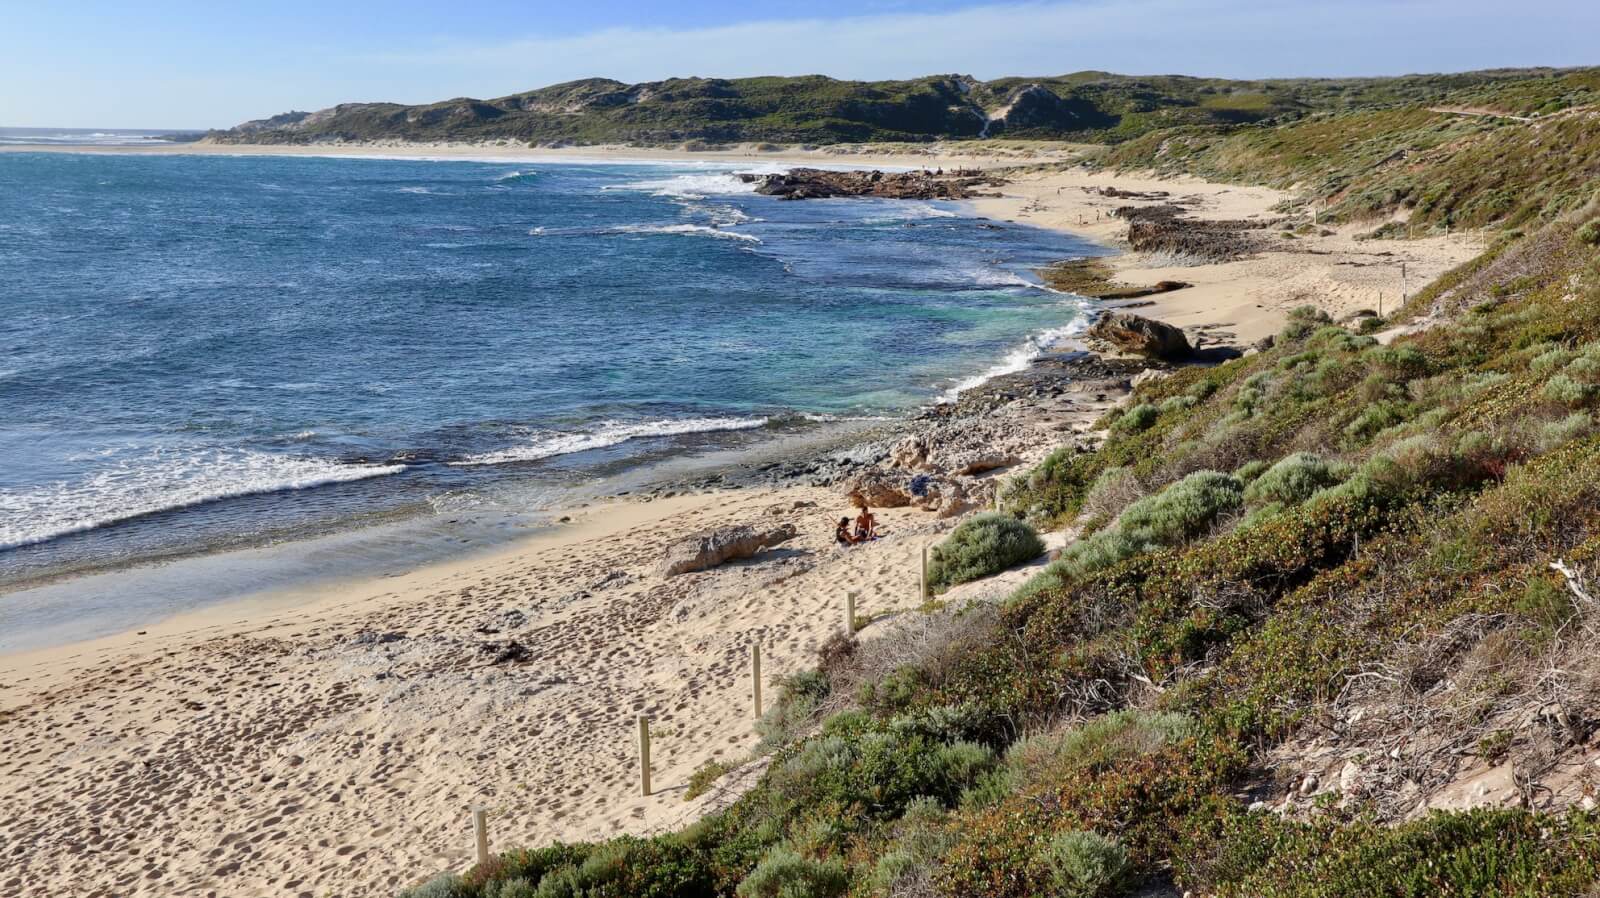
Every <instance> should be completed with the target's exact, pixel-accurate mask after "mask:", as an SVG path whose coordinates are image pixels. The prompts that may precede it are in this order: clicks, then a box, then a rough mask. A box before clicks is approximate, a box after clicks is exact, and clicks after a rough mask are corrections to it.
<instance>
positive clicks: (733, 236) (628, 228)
mask: <svg viewBox="0 0 1600 898" xmlns="http://www.w3.org/2000/svg"><path fill="white" fill-rule="evenodd" d="M609 230H610V232H611V233H614V234H679V235H683V236H686V237H715V238H717V239H720V240H743V241H744V242H746V243H760V242H761V238H760V237H757V236H755V235H754V234H741V233H740V232H738V231H730V230H727V229H726V228H718V227H712V226H710V225H697V224H672V225H621V226H619V227H615V228H610V229H609Z"/></svg>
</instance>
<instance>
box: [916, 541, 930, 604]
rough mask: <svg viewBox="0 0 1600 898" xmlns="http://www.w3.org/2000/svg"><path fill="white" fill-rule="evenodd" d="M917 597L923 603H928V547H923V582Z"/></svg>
mask: <svg viewBox="0 0 1600 898" xmlns="http://www.w3.org/2000/svg"><path fill="white" fill-rule="evenodd" d="M917 595H918V597H920V598H921V599H922V601H924V602H926V601H928V547H927V546H923V547H922V581H921V585H920V586H918V587H917Z"/></svg>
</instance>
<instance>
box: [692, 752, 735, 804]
mask: <svg viewBox="0 0 1600 898" xmlns="http://www.w3.org/2000/svg"><path fill="white" fill-rule="evenodd" d="M736 769H738V768H737V765H734V764H729V763H727V762H725V761H707V762H705V763H704V764H701V765H700V766H699V767H697V768H696V769H695V771H694V773H692V774H690V775H689V785H688V787H687V788H685V789H684V790H683V800H684V801H693V800H695V799H696V798H699V797H700V796H702V795H704V794H706V793H707V792H710V791H711V787H712V785H714V784H715V783H716V781H717V780H719V779H722V778H723V777H724V776H727V775H728V774H729V773H732V772H733V771H734V770H736Z"/></svg>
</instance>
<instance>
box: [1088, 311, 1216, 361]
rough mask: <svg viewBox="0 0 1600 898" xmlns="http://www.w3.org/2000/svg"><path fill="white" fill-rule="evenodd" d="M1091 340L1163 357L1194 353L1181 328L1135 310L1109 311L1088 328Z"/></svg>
mask: <svg viewBox="0 0 1600 898" xmlns="http://www.w3.org/2000/svg"><path fill="white" fill-rule="evenodd" d="M1088 337H1089V339H1091V340H1103V341H1105V342H1106V343H1109V344H1111V345H1112V346H1113V347H1115V348H1116V349H1117V350H1118V351H1119V352H1125V353H1130V354H1133V355H1142V356H1144V357H1146V358H1152V359H1161V360H1163V361H1169V362H1173V361H1180V360H1182V359H1186V358H1188V357H1189V356H1191V355H1193V354H1194V348H1193V347H1192V346H1190V345H1189V338H1188V337H1186V336H1184V333H1183V331H1182V330H1180V329H1178V328H1176V327H1173V326H1172V325H1170V324H1167V323H1166V322H1164V321H1156V320H1155V319H1153V318H1145V317H1143V316H1140V315H1135V314H1133V313H1132V312H1108V313H1106V314H1104V315H1102V316H1100V318H1099V320H1097V321H1096V322H1095V323H1094V326H1093V327H1091V328H1089V333H1088Z"/></svg>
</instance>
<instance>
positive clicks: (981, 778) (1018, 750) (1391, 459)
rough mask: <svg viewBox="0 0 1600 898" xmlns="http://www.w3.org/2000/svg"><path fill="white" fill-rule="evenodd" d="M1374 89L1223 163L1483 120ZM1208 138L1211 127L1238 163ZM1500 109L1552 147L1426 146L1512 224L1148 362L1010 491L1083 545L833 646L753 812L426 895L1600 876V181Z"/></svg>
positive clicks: (1511, 881) (1253, 161) (846, 891)
mask: <svg viewBox="0 0 1600 898" xmlns="http://www.w3.org/2000/svg"><path fill="white" fill-rule="evenodd" d="M1493 99H1494V97H1488V98H1486V101H1489V100H1493ZM1536 99H1537V98H1532V99H1530V100H1528V102H1533V101H1536ZM1351 114H1352V115H1357V116H1360V115H1366V114H1367V113H1364V112H1356V113H1351ZM1563 115H1564V116H1565V117H1564V118H1561V119H1559V120H1557V119H1552V120H1551V122H1550V124H1559V125H1560V127H1561V128H1566V127H1573V126H1568V125H1565V124H1560V123H1562V122H1566V121H1568V120H1571V121H1592V120H1591V119H1587V118H1584V117H1582V114H1581V113H1574V112H1570V111H1569V112H1567V113H1564V114H1563ZM1386 121H1387V122H1388V124H1386V125H1384V126H1383V128H1382V129H1379V130H1374V131H1373V132H1372V133H1371V134H1369V135H1367V136H1365V137H1363V136H1362V134H1361V132H1359V131H1352V132H1350V133H1351V135H1352V139H1351V140H1349V141H1345V142H1340V141H1337V140H1334V139H1332V138H1326V143H1323V144H1320V145H1321V146H1325V147H1326V148H1327V150H1326V152H1324V154H1323V156H1322V159H1323V162H1322V163H1321V164H1320V165H1319V164H1317V163H1315V162H1312V161H1307V158H1306V156H1305V155H1304V151H1305V148H1306V147H1308V146H1311V145H1313V144H1311V143H1309V141H1310V140H1311V138H1312V136H1313V135H1316V134H1319V133H1320V132H1319V131H1318V130H1317V129H1320V128H1321V127H1323V126H1322V125H1321V124H1317V123H1310V124H1307V125H1297V124H1289V125H1283V126H1280V127H1278V128H1275V129H1272V130H1270V131H1269V130H1266V129H1261V130H1260V131H1259V132H1251V133H1250V134H1249V138H1248V140H1247V141H1245V143H1244V144H1243V147H1244V148H1245V149H1248V150H1249V152H1250V153H1251V154H1252V155H1250V156H1249V157H1248V159H1249V161H1248V163H1236V164H1237V165H1238V167H1237V168H1236V169H1233V170H1232V171H1233V172H1234V173H1235V174H1237V175H1239V176H1240V177H1246V176H1249V177H1258V176H1265V175H1268V174H1271V175H1272V176H1273V177H1282V178H1294V179H1298V180H1302V181H1304V182H1305V183H1309V184H1319V183H1323V182H1324V181H1327V180H1329V179H1334V178H1340V177H1342V178H1348V179H1349V184H1350V185H1352V187H1354V186H1355V185H1359V184H1368V183H1376V180H1375V179H1381V178H1383V177H1388V176H1389V174H1388V173H1389V171H1390V168H1389V167H1387V166H1385V165H1383V164H1379V163H1381V160H1383V159H1385V158H1386V157H1387V155H1388V154H1387V153H1385V152H1384V148H1383V147H1382V146H1381V145H1378V143H1376V142H1379V141H1381V140H1383V139H1400V140H1410V139H1413V138H1414V137H1415V136H1416V135H1418V134H1420V133H1422V132H1424V131H1425V130H1426V129H1427V128H1430V127H1432V128H1443V129H1447V130H1453V129H1456V128H1458V127H1461V123H1457V122H1453V121H1447V120H1433V119H1428V118H1426V117H1423V116H1420V115H1418V114H1417V112H1416V110H1411V111H1409V112H1404V113H1396V117H1395V118H1392V119H1388V120H1386ZM1429 122H1432V124H1431V125H1430V124H1428V123H1429ZM1524 124H1525V123H1524ZM1302 128H1307V129H1310V130H1301V129H1302ZM1559 133H1560V134H1564V135H1567V136H1568V137H1569V138H1572V139H1576V140H1580V141H1582V142H1584V143H1591V142H1592V141H1593V138H1594V135H1595V126H1593V125H1590V126H1588V127H1587V128H1577V127H1574V130H1572V131H1566V130H1562V131H1560V132H1559ZM1516 134H1521V135H1522V136H1521V137H1516V136H1514V135H1516ZM1382 135H1389V137H1383V136H1382ZM1161 139H1164V138H1152V140H1153V141H1159V140H1161ZM1220 139H1221V140H1222V141H1223V143H1221V144H1217V145H1215V146H1216V148H1215V149H1211V150H1207V151H1205V152H1203V153H1201V154H1199V155H1198V156H1197V157H1196V159H1197V160H1199V161H1204V162H1206V163H1207V164H1210V165H1216V166H1219V167H1220V166H1223V165H1226V164H1229V157H1228V156H1227V154H1226V153H1225V152H1224V151H1223V149H1225V148H1226V146H1227V143H1226V142H1227V141H1229V140H1231V139H1233V138H1232V137H1230V136H1223V137H1221V138H1220ZM1486 139H1492V140H1497V141H1505V143H1503V144H1501V145H1502V146H1507V147H1509V146H1512V145H1515V142H1516V141H1518V140H1520V141H1522V144H1521V145H1522V146H1524V147H1531V148H1533V152H1535V153H1546V152H1548V153H1555V152H1557V147H1556V145H1555V141H1553V140H1545V139H1542V138H1538V137H1536V136H1535V135H1534V134H1533V133H1532V132H1531V131H1528V130H1526V129H1524V130H1523V131H1521V132H1510V131H1508V132H1504V133H1503V134H1502V133H1500V132H1499V131H1498V128H1497V127H1496V128H1495V129H1491V130H1490V131H1488V132H1482V133H1480V132H1477V131H1470V133H1467V134H1466V135H1465V139H1463V138H1462V137H1461V136H1460V135H1458V136H1456V137H1452V138H1450V139H1447V140H1442V141H1438V142H1436V143H1435V144H1434V145H1433V146H1432V147H1430V148H1428V149H1427V150H1426V152H1427V153H1428V162H1427V165H1426V167H1424V168H1421V169H1419V170H1421V171H1424V172H1443V171H1451V172H1455V171H1460V172H1462V173H1463V174H1462V180H1461V181H1459V182H1456V183H1455V184H1454V186H1452V188H1451V189H1450V190H1449V191H1446V192H1444V193H1441V194H1440V195H1439V196H1438V197H1437V200H1438V201H1439V202H1445V203H1448V204H1450V205H1451V207H1452V208H1461V209H1478V208H1487V207H1486V206H1485V205H1484V204H1485V203H1486V202H1488V199H1487V198H1488V197H1490V196H1492V195H1493V194H1495V193H1496V192H1497V191H1509V192H1510V193H1511V194H1512V195H1514V196H1516V197H1517V198H1518V205H1516V206H1515V207H1513V208H1528V209H1534V210H1536V211H1535V212H1534V213H1532V214H1528V215H1526V216H1523V217H1522V219H1521V221H1522V225H1521V226H1519V227H1508V228H1505V229H1503V230H1502V231H1501V232H1499V233H1498V234H1497V235H1496V236H1495V239H1494V240H1493V243H1492V245H1491V246H1490V248H1489V249H1488V250H1487V251H1486V252H1485V253H1484V254H1483V255H1482V256H1480V257H1479V258H1477V259H1475V260H1473V261H1472V262H1470V263H1468V264H1466V265H1464V266H1462V267H1461V268H1460V269H1458V270H1456V271H1454V272H1451V273H1450V274H1448V275H1446V276H1445V277H1443V278H1441V279H1440V280H1439V281H1438V282H1436V283H1434V284H1432V285H1430V286H1429V287H1428V288H1427V289H1426V290H1425V291H1423V292H1422V293H1420V294H1419V295H1418V296H1416V297H1414V298H1413V300H1412V301H1411V303H1410V304H1409V305H1408V306H1407V307H1406V308H1405V309H1402V310H1401V311H1399V312H1397V313H1396V314H1395V315H1393V316H1391V319H1390V320H1389V321H1386V322H1380V321H1377V320H1376V319H1367V321H1369V322H1371V323H1368V324H1365V325H1363V326H1360V327H1356V326H1354V325H1347V326H1341V325H1339V324H1336V323H1334V322H1331V321H1329V320H1328V319H1327V317H1326V316H1324V315H1322V314H1321V313H1319V312H1317V311H1316V310H1315V309H1314V308H1306V309H1303V310H1300V311H1298V312H1296V313H1295V314H1294V315H1292V316H1291V319H1290V321H1289V323H1288V325H1287V327H1286V328H1285V329H1284V331H1283V332H1282V333H1281V334H1280V335H1279V336H1278V338H1277V341H1276V343H1275V345H1274V346H1273V347H1272V348H1270V349H1267V350H1265V351H1262V352H1259V353H1256V354H1253V355H1250V356H1247V357H1244V358H1240V359H1236V360H1233V361H1229V362H1226V363H1224V364H1221V365H1218V366H1215V367H1189V368H1184V369H1181V370H1179V371H1177V372H1175V373H1174V374H1172V375H1171V376H1169V377H1166V378H1165V379H1161V380H1156V381H1153V382H1151V383H1147V384H1144V385H1142V386H1141V387H1140V388H1139V389H1138V390H1137V391H1136V392H1135V394H1134V397H1133V402H1132V404H1131V405H1130V406H1128V407H1126V408H1125V409H1124V410H1121V411H1119V412H1115V413H1113V414H1112V415H1111V416H1110V418H1109V419H1108V420H1107V421H1106V422H1105V424H1106V426H1107V428H1108V430H1109V433H1110V436H1109V437H1108V438H1107V440H1106V442H1105V443H1104V444H1103V445H1102V446H1100V447H1099V448H1098V449H1096V450H1094V451H1080V450H1079V449H1078V448H1076V447H1069V448H1064V449H1062V450H1061V451H1060V452H1057V453H1056V454H1054V455H1052V456H1051V457H1050V458H1049V459H1047V460H1046V461H1045V462H1043V463H1042V464H1040V465H1039V466H1037V467H1036V468H1035V469H1033V470H1031V471H1029V472H1027V473H1025V474H1022V475H1020V476H1018V477H1017V478H1015V479H1014V480H1012V481H1011V482H1010V483H1009V484H1008V486H1007V488H1006V490H1005V491H1004V494H1003V509H1004V511H1005V512H1007V513H1010V514H1012V515H1013V516H1016V517H1018V518H1020V519H1026V520H1028V521H1031V522H1033V523H1035V524H1037V525H1040V526H1043V525H1046V524H1062V523H1068V522H1071V523H1072V524H1074V525H1075V527H1076V528H1077V530H1078V532H1079V533H1080V534H1081V537H1080V539H1079V540H1078V541H1077V542H1075V543H1074V544H1072V545H1071V546H1070V547H1069V548H1068V549H1067V550H1066V552H1065V553H1064V555H1063V556H1062V558H1061V559H1060V560H1059V561H1056V562H1053V563H1052V564H1051V565H1050V566H1049V567H1047V568H1046V569H1045V570H1044V571H1043V572H1042V573H1040V574H1039V575H1038V576H1036V577H1035V578H1034V579H1033V580H1032V581H1030V582H1029V583H1027V584H1026V585H1025V586H1023V587H1022V588H1020V589H1019V590H1018V591H1017V592H1016V593H1015V594H1013V595H1012V596H1011V597H1010V598H1009V599H1008V600H1007V601H1005V602H1004V603H1003V604H1001V605H1000V606H999V607H995V606H993V605H988V604H983V603H978V604H974V605H972V606H970V607H967V608H961V609H946V610H944V611H942V612H936V613H929V614H926V615H922V616H917V617H915V618H914V619H905V620H902V621H900V622H899V623H898V624H896V625H895V626H897V627H898V628H899V630H898V635H888V636H884V637H881V638H878V639H874V640H861V641H855V640H852V641H845V640H844V638H843V637H842V636H841V637H840V638H839V639H838V640H836V641H834V642H832V643H830V644H829V645H827V646H825V647H824V650H823V652H822V654H821V656H820V657H819V661H818V666H817V668H816V670H814V671H812V672H809V673H806V674H803V675H800V676H796V677H794V678H792V679H790V680H789V681H788V682H787V683H786V684H785V686H784V689H783V691H782V694H781V696H780V699H779V701H778V702H777V705H776V707H774V708H773V709H772V710H771V711H770V712H769V714H768V716H767V718H766V719H765V720H764V721H763V723H762V725H761V729H762V732H763V735H764V737H765V742H764V745H763V748H762V751H763V753H765V755H766V756H767V758H768V760H769V762H770V763H769V765H768V766H767V767H766V769H765V772H764V773H762V774H761V778H760V780H759V782H758V784H757V785H756V786H755V787H754V789H753V790H751V791H750V792H748V793H746V794H745V795H744V796H743V797H741V798H740V799H738V801H737V802H735V803H734V804H733V805H732V806H731V807H729V808H727V809H726V810H723V811H721V812H718V813H715V814H713V815H711V816H710V817H708V818H706V819H704V820H702V821H701V822H700V823H698V824H696V825H694V826H692V827H690V828H688V829H686V830H684V831H682V832H676V833H670V834H666V835H661V836H655V837H651V838H634V837H624V838H618V839H615V840H612V841H609V842H605V843H602V844H582V845H555V846H546V847H538V848H533V849H529V850H519V851H512V852H509V853H507V854H505V855H503V856H501V857H498V858H496V859H494V860H492V861H491V862H490V863H488V864H486V865H483V866H480V867H478V868H476V869H474V870H473V871H471V872H469V873H468V874H467V875H466V876H465V877H456V876H452V875H445V876H442V877H440V878H438V879H435V880H433V881H431V882H430V883H429V884H428V885H426V886H422V887H419V888H417V889H415V890H413V891H412V892H411V893H410V895H412V896H416V898H424V896H455V898H479V896H487V898H512V896H517V898H521V896H529V895H538V896H554V895H574V896H576V895H618V896H620V895H655V896H685V898H687V896H704V895H714V896H738V898H777V896H797V898H813V896H814V898H834V896H844V895H852V896H885V898H913V896H916V898H923V896H936V895H942V896H950V898H957V896H959V898H1023V896H1034V895H1075V896H1103V898H1105V896H1120V895H1129V894H1134V893H1135V892H1141V890H1151V892H1152V893H1154V894H1178V893H1181V892H1183V891H1192V892H1193V893H1194V894H1198V895H1208V896H1211V895H1214V896H1240V898H1243V896H1278V898H1283V896H1296V898H1301V896H1303V898H1334V896H1356V895H1363V896H1364V895H1395V896H1399V895H1409V896H1424V895H1426V896H1463V898H1464V896H1548V898H1568V896H1575V895H1582V894H1594V891H1593V889H1594V887H1595V884H1596V882H1597V880H1600V813H1597V812H1596V811H1595V810H1594V807H1595V797H1594V794H1593V792H1594V788H1595V780H1596V774H1594V772H1593V771H1594V770H1595V769H1596V764H1595V760H1596V757H1597V755H1600V744H1597V741H1600V740H1597V736H1600V659H1597V658H1596V657H1595V655H1594V652H1593V649H1592V646H1593V642H1594V640H1595V639H1596V638H1597V637H1600V420H1597V416H1600V201H1597V200H1595V199H1594V198H1593V197H1592V196H1591V197H1590V198H1589V199H1587V200H1585V201H1583V202H1578V199H1577V196H1576V195H1574V196H1571V197H1569V193H1570V192H1571V191H1572V190H1574V189H1576V188H1575V186H1574V185H1573V184H1571V183H1570V182H1569V181H1568V180H1567V179H1566V178H1565V177H1562V176H1559V175H1560V173H1558V172H1550V171H1546V170H1545V169H1544V168H1543V167H1542V165H1538V164H1530V163H1528V162H1527V161H1526V160H1517V159H1513V158H1502V159H1499V160H1495V161H1494V162H1493V163H1492V164H1493V165H1494V166H1495V172H1498V174H1494V173H1480V172H1476V171H1469V170H1471V169H1473V168H1474V167H1475V166H1477V165H1489V164H1491V162H1489V161H1488V160H1489V158H1490V157H1488V156H1485V155H1483V154H1484V153H1485V150H1484V149H1483V148H1482V147H1481V145H1480V143H1479V141H1480V140H1486ZM1369 141H1372V142H1373V143H1369ZM1563 158H1565V157H1563ZM1583 158H1587V157H1583ZM1361 159H1366V160H1369V163H1368V164H1367V165H1365V166H1364V167H1363V166H1362V165H1361V164H1360V163H1359V160H1361ZM1173 165H1174V168H1178V167H1180V166H1178V164H1177V163H1176V162H1174V163H1173ZM1218 170H1222V169H1220V168H1219V169H1218ZM1273 173H1276V174H1273ZM1468 174H1471V175H1472V176H1471V177H1467V176H1466V175H1468ZM1596 188H1600V184H1594V183H1592V182H1591V183H1590V184H1589V185H1588V189H1589V190H1590V191H1593V190H1595V189H1596ZM1407 196H1409V194H1408V195H1407ZM1401 202H1403V200H1402V201H1401ZM1416 208H1419V207H1414V210H1413V211H1414V212H1415V211H1416ZM1508 215H1510V213H1508ZM1497 220H1502V221H1503V220H1508V219H1505V218H1502V219H1497ZM1402 322H1414V323H1415V324H1417V325H1420V326H1421V327H1420V329H1418V330H1416V331H1415V332H1414V333H1410V334H1403V333H1402V334H1399V335H1398V336H1394V338H1393V339H1392V340H1391V341H1389V342H1387V343H1379V342H1378V341H1377V340H1376V339H1374V337H1373V336H1372V335H1371V332H1378V331H1383V330H1384V329H1385V328H1390V327H1392V326H1393V325H1396V324H1399V323H1402ZM1391 333H1392V332H1391ZM721 770H722V768H720V767H716V766H710V767H708V768H706V770H705V771H704V772H703V774H702V775H700V776H697V780H701V781H702V782H701V785H704V782H703V781H706V780H710V779H713V778H714V777H716V776H717V775H718V774H719V773H720V772H721ZM1475 802H1476V803H1483V802H1488V803H1490V804H1492V805H1493V806H1492V807H1480V808H1477V809H1473V810H1462V809H1461V808H1462V806H1463V805H1466V804H1471V803H1475ZM419 872H420V871H419Z"/></svg>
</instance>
